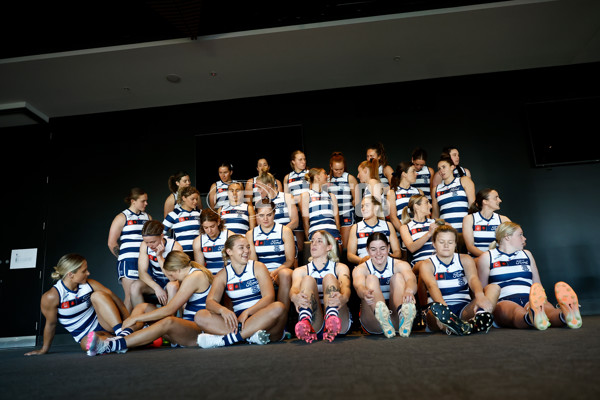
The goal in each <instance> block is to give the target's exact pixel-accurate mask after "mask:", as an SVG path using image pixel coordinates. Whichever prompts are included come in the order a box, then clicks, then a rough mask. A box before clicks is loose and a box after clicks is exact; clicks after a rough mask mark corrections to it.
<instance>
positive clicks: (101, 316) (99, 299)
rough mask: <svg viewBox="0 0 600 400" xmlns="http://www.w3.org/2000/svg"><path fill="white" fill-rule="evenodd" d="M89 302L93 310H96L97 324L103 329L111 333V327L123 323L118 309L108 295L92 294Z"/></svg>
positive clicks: (102, 293) (101, 293)
mask: <svg viewBox="0 0 600 400" xmlns="http://www.w3.org/2000/svg"><path fill="white" fill-rule="evenodd" d="M91 301H92V306H93V307H94V310H96V315H97V316H98V322H100V325H102V327H103V328H104V329H108V330H110V332H113V331H112V329H113V327H114V326H116V325H119V324H120V323H122V322H123V319H122V318H123V317H122V315H121V313H120V311H119V308H118V307H117V305H116V304H115V302H114V301H113V299H112V298H111V297H110V295H109V294H107V293H104V292H93V293H92V296H91ZM113 333H114V332H113Z"/></svg>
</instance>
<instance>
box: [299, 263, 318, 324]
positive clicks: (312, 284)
mask: <svg viewBox="0 0 600 400" xmlns="http://www.w3.org/2000/svg"><path fill="white" fill-rule="evenodd" d="M300 293H305V294H306V295H308V298H309V299H310V303H311V307H310V311H311V312H312V318H311V325H312V326H313V328H315V330H318V329H317V328H319V329H320V327H321V326H322V325H323V309H322V308H321V302H320V301H319V288H318V287H317V281H315V278H313V277H312V276H308V275H307V276H305V277H304V278H302V281H301V282H300Z"/></svg>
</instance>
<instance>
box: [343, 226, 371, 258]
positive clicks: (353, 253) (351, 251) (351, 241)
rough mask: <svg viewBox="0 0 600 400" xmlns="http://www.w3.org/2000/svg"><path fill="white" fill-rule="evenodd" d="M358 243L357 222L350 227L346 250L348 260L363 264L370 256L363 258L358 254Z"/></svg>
mask: <svg viewBox="0 0 600 400" xmlns="http://www.w3.org/2000/svg"><path fill="white" fill-rule="evenodd" d="M357 253H358V244H357V239H356V224H354V225H352V226H351V227H350V233H349V234H348V245H347V250H346V257H347V258H348V262H349V263H351V264H355V265H358V264H362V263H364V262H365V261H367V260H368V259H369V256H368V255H367V256H365V257H363V258H361V257H359V256H358V254H357Z"/></svg>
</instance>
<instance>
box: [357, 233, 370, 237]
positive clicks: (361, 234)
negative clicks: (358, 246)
mask: <svg viewBox="0 0 600 400" xmlns="http://www.w3.org/2000/svg"><path fill="white" fill-rule="evenodd" d="M369 235H370V233H369V232H360V233H359V234H358V237H359V238H361V239H363V238H368V237H369Z"/></svg>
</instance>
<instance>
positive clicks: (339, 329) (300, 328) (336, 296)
mask: <svg viewBox="0 0 600 400" xmlns="http://www.w3.org/2000/svg"><path fill="white" fill-rule="evenodd" d="M337 248H338V246H337V241H336V239H335V238H334V237H333V236H332V235H331V234H330V233H329V232H327V231H325V230H319V231H316V232H314V233H313V234H312V239H311V242H310V254H311V258H310V259H309V260H310V262H309V263H308V265H304V266H302V267H299V268H296V269H295V270H294V273H293V275H292V288H291V289H290V299H291V301H292V302H293V303H294V305H295V306H296V311H298V323H297V324H296V328H295V331H296V337H298V339H302V340H304V341H305V342H307V343H311V342H313V341H314V340H316V339H317V335H318V334H319V333H321V332H322V333H323V339H324V340H327V341H329V342H332V341H333V340H334V339H335V337H336V336H337V335H338V334H345V333H347V332H348V330H349V329H350V324H351V323H352V320H351V318H350V311H349V310H348V300H349V299H350V290H351V289H350V271H349V269H348V266H346V264H342V263H340V262H338V260H339V259H338V253H337ZM313 327H317V328H318V329H317V332H315V330H314V328H313Z"/></svg>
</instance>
